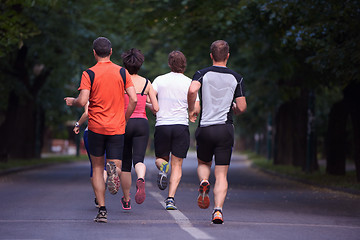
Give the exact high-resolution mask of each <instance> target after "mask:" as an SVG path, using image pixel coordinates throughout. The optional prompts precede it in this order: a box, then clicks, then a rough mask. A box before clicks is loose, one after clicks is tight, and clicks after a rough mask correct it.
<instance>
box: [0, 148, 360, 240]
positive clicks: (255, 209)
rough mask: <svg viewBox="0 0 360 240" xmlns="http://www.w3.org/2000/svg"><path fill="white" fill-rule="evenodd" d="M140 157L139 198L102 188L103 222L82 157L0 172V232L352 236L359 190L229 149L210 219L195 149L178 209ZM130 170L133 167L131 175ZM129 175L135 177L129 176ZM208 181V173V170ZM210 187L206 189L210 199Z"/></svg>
mask: <svg viewBox="0 0 360 240" xmlns="http://www.w3.org/2000/svg"><path fill="white" fill-rule="evenodd" d="M145 164H146V165H147V176H146V192H147V197H146V200H145V202H144V203H143V204H141V205H138V204H136V203H135V201H134V195H135V185H133V186H132V189H131V193H132V195H131V196H132V210H130V211H125V210H123V209H122V208H121V203H120V198H121V196H122V194H121V191H119V193H118V194H117V195H111V194H109V193H108V192H107V193H106V202H107V203H106V206H107V210H108V223H106V224H104V223H94V222H93V218H94V217H95V215H96V213H97V209H96V208H95V206H94V204H93V200H94V194H93V192H92V188H91V185H90V181H89V163H88V162H74V163H70V164H59V165H52V166H48V167H45V168H39V169H34V170H28V171H23V172H19V173H15V174H10V175H4V176H1V177H0V202H1V214H0V239H1V240H5V239H12V240H15V239H22V240H25V239H27V240H30V239H31V240H35V239H51V240H57V239H86V240H92V239H97V240H100V239H106V240H112V239H117V240H118V239H132V240H140V239H156V240H160V239H171V240H176V239H181V240H187V239H236V240H241V239H246V240H252V239H254V240H272V239H274V240H283V239H284V240H285V239H286V240H288V239H291V240H303V239H305V240H312V239H316V240H322V239H329V240H336V239H342V240H352V239H353V240H359V239H360V196H359V195H353V194H347V193H341V192H335V191H330V190H326V189H320V188H316V187H311V186H309V185H305V184H301V183H297V182H294V181H290V180H287V179H284V178H279V177H276V176H272V175H268V174H265V173H262V172H261V171H259V170H256V169H253V168H251V167H250V164H249V162H248V161H247V160H246V159H245V158H244V157H243V156H234V157H233V160H232V163H231V166H230V171H229V175H228V177H229V191H228V195H227V199H226V201H225V206H224V208H223V212H224V224H223V225H214V224H211V221H210V220H211V212H212V207H213V205H212V204H213V201H212V202H211V205H210V208H209V209H200V208H199V207H198V206H197V203H196V198H197V188H198V180H197V176H196V157H195V155H194V154H193V153H189V156H188V158H186V159H185V160H184V164H183V178H182V180H181V183H180V186H179V188H178V191H177V194H176V196H175V201H176V206H177V207H178V209H179V210H178V211H166V210H165V209H164V202H163V201H164V199H165V198H166V197H167V189H166V190H165V191H161V190H159V189H158V187H157V185H156V177H157V170H156V168H155V165H154V158H151V157H147V158H146V159H145ZM133 177H134V175H133ZM133 182H135V178H133ZM210 183H212V185H213V183H214V179H213V178H210ZM212 196H213V195H212V192H211V193H210V197H211V200H212Z"/></svg>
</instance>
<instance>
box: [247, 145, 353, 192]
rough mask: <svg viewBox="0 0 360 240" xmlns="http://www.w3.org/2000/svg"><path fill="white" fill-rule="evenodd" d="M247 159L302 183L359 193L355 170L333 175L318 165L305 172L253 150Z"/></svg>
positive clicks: (255, 164)
mask: <svg viewBox="0 0 360 240" xmlns="http://www.w3.org/2000/svg"><path fill="white" fill-rule="evenodd" d="M245 154H246V155H247V156H248V159H249V160H250V161H251V162H252V163H253V166H255V167H258V168H260V169H262V170H264V171H266V172H270V173H275V174H277V175H281V176H285V177H288V178H291V179H294V180H299V181H301V182H304V183H308V184H313V185H316V186H320V187H328V188H331V189H335V190H348V191H349V192H356V193H358V194H359V193H360V182H357V180H356V171H355V170H352V171H347V172H346V175H344V176H335V175H330V174H327V173H326V169H325V167H324V166H320V167H319V168H320V169H319V170H318V171H315V172H311V173H306V172H304V171H302V169H301V167H294V166H288V165H274V164H273V163H272V161H269V160H268V159H266V158H265V157H263V156H261V155H257V154H255V153H253V152H246V153H245Z"/></svg>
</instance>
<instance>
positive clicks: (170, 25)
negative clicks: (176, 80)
mask: <svg viewBox="0 0 360 240" xmlns="http://www.w3.org/2000/svg"><path fill="white" fill-rule="evenodd" d="M0 9H1V13H2V14H1V24H0V31H1V32H0V33H1V39H0V44H1V45H0V46H1V50H0V54H1V55H0V62H1V68H0V70H1V75H0V78H1V83H0V87H1V88H0V93H1V95H2V97H1V101H0V111H1V114H0V124H1V125H0V130H1V140H0V141H1V143H0V146H1V149H0V154H1V158H2V159H7V158H8V157H34V156H39V154H40V149H41V146H42V144H43V142H42V141H43V139H44V138H43V136H44V134H45V133H47V135H49V134H50V135H52V137H55V136H59V135H62V134H63V133H66V131H65V130H66V128H65V126H64V122H65V121H66V120H68V119H74V117H75V118H76V117H78V116H77V115H78V114H80V112H81V109H77V110H76V109H69V108H67V107H66V106H64V104H63V100H62V99H63V97H64V96H66V95H76V89H77V87H78V84H79V79H80V74H81V72H82V71H83V70H84V69H86V68H87V67H89V66H91V65H92V64H93V63H94V60H93V56H92V52H91V44H92V41H93V39H94V38H96V37H97V36H101V35H102V36H107V37H108V38H109V39H110V40H111V41H112V42H113V49H114V53H113V57H112V59H113V61H114V62H116V63H119V64H121V61H120V55H121V52H122V51H124V50H126V49H128V48H131V47H136V48H139V49H141V50H142V51H143V52H144V54H145V63H144V66H143V68H142V70H141V71H142V72H141V74H142V75H144V76H147V77H148V78H150V79H151V80H152V79H154V78H155V77H156V76H157V75H159V74H163V73H165V72H167V71H169V70H168V67H167V63H166V59H167V54H168V53H169V52H170V51H171V50H174V49H180V50H181V51H183V52H184V53H185V55H186V56H187V59H188V68H187V71H186V73H185V74H186V75H188V76H189V77H191V76H192V75H193V73H194V71H195V70H196V69H199V68H203V67H205V66H208V65H209V64H211V62H210V58H209V46H210V43H211V42H212V41H214V40H216V39H225V40H227V41H228V42H229V44H230V54H231V56H230V61H229V67H230V68H233V69H234V70H235V71H238V72H240V73H241V74H243V75H244V76H245V79H246V87H247V100H248V104H249V106H248V111H247V113H246V114H244V115H243V116H241V117H239V118H236V125H237V128H236V129H237V136H238V137H237V139H238V142H240V143H241V146H242V147H243V148H247V149H254V146H255V144H256V142H258V140H256V141H255V140H254V136H257V138H256V139H263V141H262V143H263V144H260V145H257V146H258V147H257V148H256V150H257V151H259V152H260V153H262V154H266V155H267V156H269V158H271V159H273V162H274V163H275V164H289V165H295V166H300V167H302V168H303V169H304V171H308V172H311V171H316V170H317V169H318V164H317V158H318V157H321V158H326V159H327V160H328V163H327V169H328V172H329V173H331V174H344V171H343V166H345V160H346V158H352V159H354V161H355V163H356V164H357V169H358V171H359V169H360V166H359V161H360V160H359V155H360V154H359V147H357V146H359V139H360V136H359V135H360V130H359V123H360V119H359V109H360V108H359V107H358V103H359V97H358V92H359V91H358V90H357V89H358V88H359V68H358V66H359V65H360V64H359V62H360V49H359V48H360V47H359V44H358V43H359V42H360V41H359V40H360V39H359V33H358V30H357V24H358V22H360V21H359V20H360V19H359V17H360V6H359V1H355V0H347V1H335V0H334V1H332V0H327V1H325V0H318V1H308V0H305V1H297V0H291V1H289V0H287V1H286V0H272V1H262V0H243V1H235V0H229V1H220V0H213V1H193V0H183V1H175V0H167V1H165V0H164V1H150V0H132V1H105V0H102V1H93V0H88V1H83V0H80V1H2V2H1V4H0ZM152 121H153V119H152ZM270 124H271V125H272V129H273V132H272V135H271V136H272V138H271V139H267V140H268V142H269V141H270V140H271V143H272V144H271V145H270V146H272V147H271V148H269V147H268V148H266V145H265V141H264V140H265V138H266V136H267V129H268V127H269V126H270ZM65 135H66V134H65ZM262 136H263V137H262ZM267 152H268V153H267ZM335 156H336V157H335ZM339 166H341V167H339ZM358 178H360V174H358Z"/></svg>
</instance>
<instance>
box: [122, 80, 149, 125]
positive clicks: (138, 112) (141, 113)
mask: <svg viewBox="0 0 360 240" xmlns="http://www.w3.org/2000/svg"><path fill="white" fill-rule="evenodd" d="M147 85H148V79H146V83H145V86H144V88H143V90H142V92H141V93H137V94H136V96H137V104H136V107H135V110H134V112H133V113H132V114H131V117H130V118H145V119H147V116H146V111H145V107H146V98H147V95H146V94H144V92H145V89H146V86H147ZM128 105H129V96H128V95H127V94H125V112H126V110H127V108H128Z"/></svg>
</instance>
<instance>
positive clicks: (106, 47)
mask: <svg viewBox="0 0 360 240" xmlns="http://www.w3.org/2000/svg"><path fill="white" fill-rule="evenodd" d="M93 49H94V50H95V52H96V54H97V55H98V56H99V57H102V58H103V57H107V56H109V55H110V52H111V42H110V40H109V39H107V38H106V37H98V38H97V39H95V40H94V42H93Z"/></svg>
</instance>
